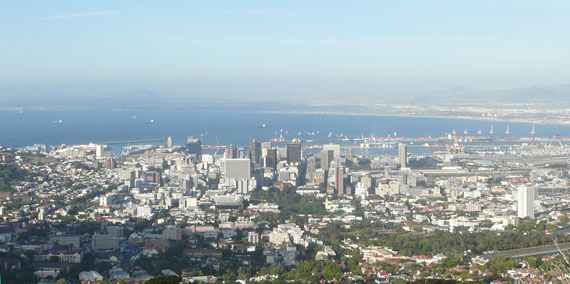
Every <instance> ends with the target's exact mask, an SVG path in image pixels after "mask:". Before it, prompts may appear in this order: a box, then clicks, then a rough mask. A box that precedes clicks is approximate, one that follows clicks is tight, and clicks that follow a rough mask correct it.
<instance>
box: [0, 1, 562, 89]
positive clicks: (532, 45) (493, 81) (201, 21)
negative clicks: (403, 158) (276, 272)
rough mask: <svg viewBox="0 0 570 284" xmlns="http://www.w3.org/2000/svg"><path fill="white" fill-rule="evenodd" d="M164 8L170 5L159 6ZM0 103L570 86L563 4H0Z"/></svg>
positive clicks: (408, 2)
mask: <svg viewBox="0 0 570 284" xmlns="http://www.w3.org/2000/svg"><path fill="white" fill-rule="evenodd" d="M166 3H168V4H166ZM0 26H1V28H0V37H1V38H2V44H0V54H1V55H0V56H1V57H0V58H1V63H0V91H1V92H0V96H4V97H5V96H9V95H14V94H22V95H29V94H38V95H45V94H56V93H57V94H73V95H80V94H97V93H104V92H114V91H125V90H133V89H152V90H156V91H161V92H170V93H174V94H179V95H186V94H188V95H193V94H194V95H195V94H200V95H220V96H238V97H239V96H244V95H249V94H251V95H257V96H267V97H271V96H287V95H288V94H289V93H291V94H294V95H306V94H316V95H318V96H326V95H329V94H330V95H337V94H353V93H354V94H372V95H382V94H388V93H398V92H422V91H433V90H437V89H445V88H451V87H455V86H467V87H471V88H477V89H485V88H511V87H525V86H529V85H534V84H559V83H570V68H569V67H568V66H570V52H569V51H570V1H568V0H561V1H523V0H516V1H498V0H490V1H484V0H477V1H457V0H450V1H429V0H417V1H405V0H394V1H380V0H377V1H333V0H323V1H292V0H287V1H267V0H263V1H235V0H231V1H213V0H208V1H141V0H121V1H117V0H112V1H102V0H98V1H71V0H70V1H54V0H50V1H46V0H38V1H25V0H21V1H20V0H19V1H2V3H1V4H0Z"/></svg>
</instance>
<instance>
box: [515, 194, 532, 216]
mask: <svg viewBox="0 0 570 284" xmlns="http://www.w3.org/2000/svg"><path fill="white" fill-rule="evenodd" d="M517 207H518V208H517V213H518V216H519V218H526V217H529V218H531V219H534V188H533V187H527V186H523V187H521V188H519V190H518V199H517Z"/></svg>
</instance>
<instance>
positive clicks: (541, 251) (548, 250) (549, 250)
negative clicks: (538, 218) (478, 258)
mask: <svg viewBox="0 0 570 284" xmlns="http://www.w3.org/2000/svg"><path fill="white" fill-rule="evenodd" d="M560 249H561V250H562V251H565V250H569V249H570V243H564V244H560ZM558 252H559V251H558V249H557V248H556V246H555V245H553V244H552V245H546V246H539V247H531V248H524V249H515V250H508V251H500V252H496V253H492V254H485V255H482V256H483V257H485V258H488V259H492V258H493V257H496V256H510V257H513V258H523V257H525V256H540V255H550V254H557V253H558Z"/></svg>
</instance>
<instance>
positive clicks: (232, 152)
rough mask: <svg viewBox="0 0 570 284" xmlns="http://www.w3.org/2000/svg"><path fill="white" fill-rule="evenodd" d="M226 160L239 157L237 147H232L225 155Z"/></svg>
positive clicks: (227, 149) (228, 148)
mask: <svg viewBox="0 0 570 284" xmlns="http://www.w3.org/2000/svg"><path fill="white" fill-rule="evenodd" d="M224 157H225V158H226V159H236V158H237V157H238V148H237V146H236V145H230V146H228V147H227V148H226V151H225V153H224Z"/></svg>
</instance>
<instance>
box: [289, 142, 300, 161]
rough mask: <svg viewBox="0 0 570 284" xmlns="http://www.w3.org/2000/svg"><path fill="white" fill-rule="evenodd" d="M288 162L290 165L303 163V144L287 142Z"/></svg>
mask: <svg viewBox="0 0 570 284" xmlns="http://www.w3.org/2000/svg"><path fill="white" fill-rule="evenodd" d="M287 163H288V164H290V165H293V164H299V163H301V144H300V143H290V144H287Z"/></svg>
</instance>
